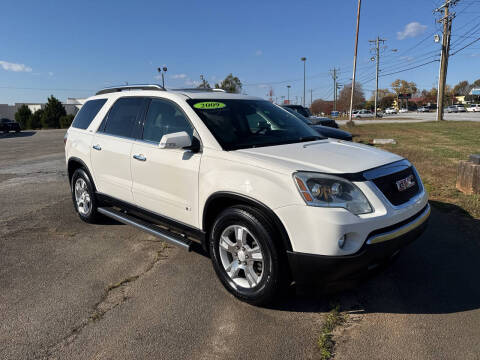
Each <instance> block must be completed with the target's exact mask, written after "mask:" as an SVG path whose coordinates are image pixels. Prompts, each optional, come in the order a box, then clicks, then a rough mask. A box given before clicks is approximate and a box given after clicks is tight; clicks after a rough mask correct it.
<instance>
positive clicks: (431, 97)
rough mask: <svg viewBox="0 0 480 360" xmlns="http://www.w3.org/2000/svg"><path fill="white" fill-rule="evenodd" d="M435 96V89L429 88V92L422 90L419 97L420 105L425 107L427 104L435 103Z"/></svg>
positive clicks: (436, 92) (436, 93)
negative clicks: (420, 98)
mask: <svg viewBox="0 0 480 360" xmlns="http://www.w3.org/2000/svg"><path fill="white" fill-rule="evenodd" d="M437 95H438V91H437V88H431V89H430V90H425V89H424V90H422V92H421V96H422V98H423V101H422V104H421V105H426V104H427V103H430V104H432V103H435V104H436V103H437Z"/></svg>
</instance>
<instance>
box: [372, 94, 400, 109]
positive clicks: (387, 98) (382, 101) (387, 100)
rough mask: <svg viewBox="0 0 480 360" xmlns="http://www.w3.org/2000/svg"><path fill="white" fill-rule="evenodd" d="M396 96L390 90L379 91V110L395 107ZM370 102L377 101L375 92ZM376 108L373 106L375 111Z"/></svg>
mask: <svg viewBox="0 0 480 360" xmlns="http://www.w3.org/2000/svg"><path fill="white" fill-rule="evenodd" d="M395 98H396V95H395V94H394V93H392V92H391V91H390V90H388V89H378V103H377V106H378V107H379V108H382V109H385V108H389V107H392V106H393V102H394V101H395ZM370 101H375V92H373V94H372V96H371V98H370ZM373 107H374V106H372V109H373Z"/></svg>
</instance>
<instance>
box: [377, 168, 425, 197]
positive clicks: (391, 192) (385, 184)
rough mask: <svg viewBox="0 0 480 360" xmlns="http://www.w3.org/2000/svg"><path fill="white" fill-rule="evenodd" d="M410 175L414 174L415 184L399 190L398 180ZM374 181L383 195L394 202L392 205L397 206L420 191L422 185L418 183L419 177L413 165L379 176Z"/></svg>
mask: <svg viewBox="0 0 480 360" xmlns="http://www.w3.org/2000/svg"><path fill="white" fill-rule="evenodd" d="M409 175H413V177H414V179H415V185H413V186H412V187H410V188H408V189H405V190H403V191H400V190H398V188H397V181H399V180H402V179H405V178H407V177H408V176H409ZM372 181H373V183H374V184H375V185H376V186H377V187H378V188H379V189H380V191H381V192H382V193H383V195H385V197H386V198H387V199H388V200H389V201H390V202H391V203H392V205H395V206H397V205H402V204H404V203H406V202H407V201H408V200H410V199H411V198H412V197H414V196H415V195H417V194H418V192H419V191H420V186H419V184H418V182H419V179H418V178H417V176H415V173H414V171H413V169H412V167H409V168H408V169H405V170H402V171H399V172H397V173H394V174H390V175H386V176H382V177H379V178H377V179H374V180H372Z"/></svg>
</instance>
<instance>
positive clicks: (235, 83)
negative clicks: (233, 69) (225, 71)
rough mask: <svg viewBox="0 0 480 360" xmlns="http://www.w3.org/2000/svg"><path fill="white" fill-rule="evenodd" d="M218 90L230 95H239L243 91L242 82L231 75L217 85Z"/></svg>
mask: <svg viewBox="0 0 480 360" xmlns="http://www.w3.org/2000/svg"><path fill="white" fill-rule="evenodd" d="M215 87H216V88H217V89H223V90H225V91H226V92H229V93H236V94H239V93H240V92H241V91H242V82H241V81H240V79H239V78H238V77H236V76H233V75H232V74H231V73H230V74H229V75H228V76H227V77H226V78H225V80H223V81H222V82H221V83H220V84H215Z"/></svg>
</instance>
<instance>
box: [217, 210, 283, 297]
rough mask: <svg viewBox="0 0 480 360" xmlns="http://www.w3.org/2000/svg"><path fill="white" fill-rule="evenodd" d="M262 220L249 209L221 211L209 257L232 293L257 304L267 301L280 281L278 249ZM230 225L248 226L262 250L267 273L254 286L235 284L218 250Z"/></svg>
mask: <svg viewBox="0 0 480 360" xmlns="http://www.w3.org/2000/svg"><path fill="white" fill-rule="evenodd" d="M261 220H262V219H258V218H257V217H256V216H255V214H252V213H251V212H249V211H248V210H245V209H242V208H236V207H234V208H229V209H227V210H225V211H224V212H222V214H220V216H219V217H218V218H217V220H216V221H215V223H214V225H213V227H212V231H211V232H210V256H211V259H212V263H213V267H214V269H215V272H216V273H217V276H218V277H219V279H220V281H221V282H222V284H223V285H224V286H225V287H226V288H227V290H228V291H230V292H231V293H232V294H233V295H235V296H237V297H239V298H241V299H242V300H245V301H247V302H250V303H254V304H260V303H264V302H265V299H266V298H268V297H269V296H270V295H271V293H272V292H274V291H275V287H276V285H277V283H278V280H279V266H278V256H277V250H276V248H275V246H274V244H273V242H272V239H271V235H270V232H269V231H268V229H267V228H266V227H265V226H263V225H262V222H261ZM231 225H240V226H244V227H246V228H247V229H248V231H249V232H250V233H251V234H252V235H253V236H254V237H255V239H256V240H257V242H258V243H259V245H260V247H261V249H262V255H263V258H264V268H263V271H264V273H263V276H262V279H261V281H260V283H259V284H258V285H257V286H256V287H255V288H253V289H251V288H243V287H240V286H238V285H237V284H235V282H234V281H233V280H232V279H231V278H230V277H229V276H228V274H227V273H226V271H225V269H224V267H223V264H222V261H221V258H220V252H219V241H220V235H221V234H222V232H223V231H224V230H225V229H226V228H227V227H228V226H231Z"/></svg>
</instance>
